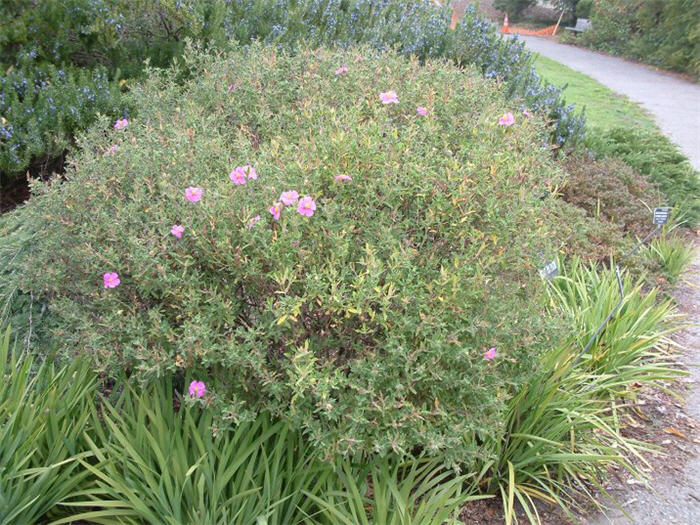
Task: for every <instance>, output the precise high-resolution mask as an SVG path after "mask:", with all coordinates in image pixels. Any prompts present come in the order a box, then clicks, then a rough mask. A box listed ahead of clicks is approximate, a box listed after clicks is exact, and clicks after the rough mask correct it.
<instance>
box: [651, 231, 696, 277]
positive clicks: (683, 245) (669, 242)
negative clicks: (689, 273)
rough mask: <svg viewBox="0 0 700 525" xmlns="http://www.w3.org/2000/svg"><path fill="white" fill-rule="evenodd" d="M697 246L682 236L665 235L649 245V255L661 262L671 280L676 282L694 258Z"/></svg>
mask: <svg viewBox="0 0 700 525" xmlns="http://www.w3.org/2000/svg"><path fill="white" fill-rule="evenodd" d="M694 254H695V247H694V245H693V244H689V243H688V242H687V241H686V240H684V239H683V238H682V237H679V236H676V235H663V236H661V237H658V238H656V239H654V240H653V241H652V242H651V244H650V245H649V256H650V257H651V259H652V260H655V261H657V262H659V263H660V264H661V267H662V268H663V271H664V273H665V274H666V276H667V277H668V279H669V280H670V281H671V282H676V281H677V280H678V278H679V277H680V276H681V274H682V273H683V272H684V271H685V269H686V268H687V267H688V265H689V264H690V262H691V261H692V260H693V255H694Z"/></svg>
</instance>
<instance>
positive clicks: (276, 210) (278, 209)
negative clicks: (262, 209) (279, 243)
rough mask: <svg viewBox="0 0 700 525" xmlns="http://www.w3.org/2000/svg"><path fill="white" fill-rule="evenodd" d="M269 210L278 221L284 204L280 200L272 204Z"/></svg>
mask: <svg viewBox="0 0 700 525" xmlns="http://www.w3.org/2000/svg"><path fill="white" fill-rule="evenodd" d="M269 211H270V213H271V214H272V218H273V219H275V220H276V221H278V220H280V212H281V211H282V204H281V203H279V202H276V203H274V204H273V205H272V206H270V210H269Z"/></svg>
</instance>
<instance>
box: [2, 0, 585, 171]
mask: <svg viewBox="0 0 700 525" xmlns="http://www.w3.org/2000/svg"><path fill="white" fill-rule="evenodd" d="M450 16H451V11H450V10H449V9H447V8H437V7H436V6H435V5H434V4H433V3H432V2H431V1H429V0H423V1H417V0H392V1H386V0H213V1H211V2H194V1H191V0H189V1H185V0H182V1H174V0H168V1H163V2H152V1H150V0H128V1H127V0H45V1H43V2H40V3H38V5H35V6H32V7H31V9H30V8H28V4H27V2H24V1H19V0H9V1H8V2H6V3H3V5H2V6H0V18H2V19H3V20H9V21H10V22H9V23H7V24H3V25H2V27H0V69H1V70H2V71H3V72H6V71H9V73H2V74H3V75H4V76H3V77H0V117H2V118H3V120H2V121H0V173H4V174H5V175H9V176H17V175H24V171H25V169H26V168H27V167H28V166H29V165H30V163H31V162H32V161H36V160H42V161H43V160H44V159H46V158H50V157H52V156H55V155H58V154H60V153H61V152H62V151H63V149H64V148H65V147H66V146H67V145H70V144H71V141H72V137H73V134H74V133H75V131H76V130H82V129H84V128H85V127H86V126H87V125H88V124H89V123H90V122H91V121H92V120H93V119H94V118H95V116H96V115H97V114H98V113H103V114H107V115H110V116H112V117H117V116H125V115H126V113H128V112H127V111H126V110H125V108H123V107H120V106H119V101H118V99H115V98H114V97H115V96H116V95H117V89H116V86H118V85H120V84H122V83H124V82H123V81H125V82H126V84H125V85H126V86H127V87H128V86H130V85H131V84H132V82H131V79H135V78H140V77H141V75H142V74H143V68H144V63H145V62H146V61H147V62H148V63H150V64H151V66H158V67H167V66H169V65H170V64H171V63H172V61H173V60H177V58H178V57H179V56H181V54H182V51H183V46H184V45H185V44H184V42H185V40H186V39H191V40H194V41H197V42H199V43H200V44H201V45H203V46H207V47H211V48H219V49H222V48H226V47H227V46H229V45H230V44H231V43H232V42H234V41H235V42H239V43H241V44H244V45H247V44H249V43H250V42H252V41H255V40H258V41H262V42H265V43H267V44H270V45H274V46H281V47H285V48H289V49H294V48H296V47H298V46H304V47H306V46H309V45H311V46H320V45H330V46H338V47H343V48H347V47H349V46H352V45H356V44H358V43H359V44H367V45H369V46H371V47H372V48H374V49H375V50H378V51H384V50H386V49H390V48H392V49H396V50H397V51H398V52H400V53H401V54H404V55H411V56H416V57H418V58H420V59H421V60H424V59H426V58H447V59H450V60H452V61H453V62H455V63H456V64H458V65H460V66H464V67H469V66H476V67H477V68H478V70H479V71H480V72H481V73H482V74H483V75H484V76H486V77H487V78H493V79H498V80H499V81H500V82H503V83H504V84H505V90H506V93H508V95H509V96H511V97H513V98H514V99H516V100H517V104H516V106H517V107H518V108H520V109H523V108H529V109H530V110H531V111H538V112H542V113H544V114H546V115H547V117H548V118H549V120H550V121H551V123H552V128H551V136H550V140H551V141H552V142H554V143H555V144H557V145H559V146H561V145H563V144H564V143H565V142H566V141H567V140H571V139H577V138H579V137H580V136H581V134H582V132H583V131H582V130H583V121H582V119H581V117H580V116H578V115H576V114H575V113H574V112H573V110H572V108H571V107H569V106H567V105H566V104H565V103H564V101H563V99H562V97H561V93H560V91H559V90H558V89H557V88H555V87H554V86H551V85H547V84H543V83H542V82H541V80H540V79H539V77H538V76H537V74H536V73H535V71H534V69H533V68H532V66H531V64H530V56H529V54H528V53H527V52H526V51H525V50H524V47H523V45H522V44H521V43H520V42H517V41H515V40H511V39H502V38H501V37H500V35H499V34H498V32H497V28H495V27H494V26H493V25H491V24H490V23H489V22H488V21H487V20H485V19H482V18H480V17H478V16H477V15H476V13H475V11H474V9H473V8H471V7H470V8H468V9H467V11H466V13H465V15H464V17H463V19H462V20H461V21H460V22H459V24H458V25H457V27H456V29H455V30H454V31H451V30H450V29H449V24H450ZM179 63H180V64H181V62H179ZM80 69H84V70H85V72H83V73H80V72H79V70H80ZM35 70H36V71H35ZM60 70H63V71H66V72H67V73H66V74H67V76H69V77H71V78H72V80H70V81H64V80H62V79H61V78H57V77H55V75H56V74H57V72H58V71H60ZM105 72H106V73H105ZM105 74H106V77H105ZM51 75H54V76H51ZM107 79H109V82H110V84H109V86H108V85H107ZM25 83H26V84H27V85H32V86H34V87H32V88H31V89H30V92H29V93H28V92H27V88H26V86H25V85H24V84H25ZM56 90H61V91H65V92H66V93H65V94H64V95H62V97H63V98H65V100H64V101H62V102H61V103H60V104H55V102H53V103H52V102H48V100H49V99H52V100H53V101H56V100H57V98H58V97H57V94H56V93H55V91H56ZM91 97H94V100H93V99H92V98H91ZM2 100H5V101H6V102H4V103H3V102H2ZM7 101H11V102H7ZM44 101H47V102H44ZM42 104H45V105H42ZM52 104H53V105H55V106H56V108H55V109H51V105H52ZM32 108H34V110H33V111H32ZM76 112H77V113H79V115H78V116H76V114H75V113H76ZM8 136H9V138H8ZM12 137H14V138H12Z"/></svg>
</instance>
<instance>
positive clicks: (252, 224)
mask: <svg viewBox="0 0 700 525" xmlns="http://www.w3.org/2000/svg"><path fill="white" fill-rule="evenodd" d="M277 218H278V219H279V214H278V216H277ZM260 219H262V217H260V215H256V216H255V217H253V218H252V219H250V221H249V222H248V228H249V229H250V228H252V227H253V226H255V225H256V224H257V223H259V222H260Z"/></svg>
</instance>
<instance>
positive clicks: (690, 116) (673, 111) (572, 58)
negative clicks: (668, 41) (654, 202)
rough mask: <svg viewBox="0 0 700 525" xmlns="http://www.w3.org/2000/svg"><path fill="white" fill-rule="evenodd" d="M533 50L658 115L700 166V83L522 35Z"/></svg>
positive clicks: (658, 121)
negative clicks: (699, 84)
mask: <svg viewBox="0 0 700 525" xmlns="http://www.w3.org/2000/svg"><path fill="white" fill-rule="evenodd" d="M518 38H520V39H521V40H523V41H524V42H525V43H526V45H527V47H528V48H529V49H530V50H531V51H535V52H537V53H540V54H541V55H543V56H546V57H548V58H551V59H553V60H556V61H557V62H561V63H562V64H564V65H567V66H569V67H570V68H571V69H575V70H576V71H579V72H581V73H584V74H586V75H588V76H590V77H593V78H594V79H596V80H597V81H598V82H600V83H601V84H603V85H605V86H607V87H609V88H610V89H612V90H614V91H617V92H618V93H622V94H623V95H627V96H628V97H629V98H630V99H631V100H634V101H635V102H638V103H639V104H641V105H642V106H643V107H644V108H646V109H647V110H649V112H651V114H652V115H653V116H654V119H655V120H656V122H657V124H658V125H659V127H660V128H661V130H662V131H663V132H664V133H665V134H666V135H667V136H669V137H670V138H671V139H672V140H673V141H674V142H675V143H676V144H678V146H680V148H681V150H682V151H683V153H685V154H686V155H687V156H688V158H690V160H691V161H692V163H693V166H695V168H696V169H700V86H698V85H696V84H693V83H692V82H688V81H686V80H682V79H681V78H678V77H676V76H674V75H672V74H669V73H663V72H659V71H655V70H653V69H651V68H649V67H647V66H643V65H640V64H636V63H634V62H628V61H627V60H623V59H621V58H616V57H610V56H606V55H602V54H600V53H596V52H595V51H589V50H587V49H582V48H579V47H575V46H569V45H565V44H559V43H557V42H555V41H553V40H550V39H547V38H539V37H533V36H519V37H518Z"/></svg>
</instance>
